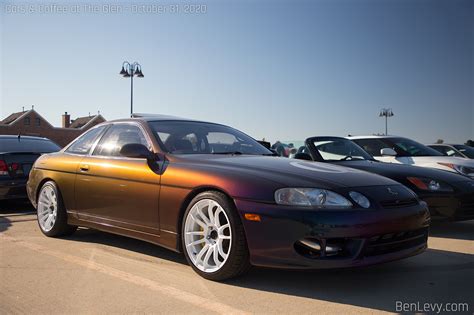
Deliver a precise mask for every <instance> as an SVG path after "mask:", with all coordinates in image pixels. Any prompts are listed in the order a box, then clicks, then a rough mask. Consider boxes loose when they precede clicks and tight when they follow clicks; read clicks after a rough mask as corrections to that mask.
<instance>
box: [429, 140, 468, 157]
mask: <svg viewBox="0 0 474 315" xmlns="http://www.w3.org/2000/svg"><path fill="white" fill-rule="evenodd" d="M427 146H428V147H430V148H432V149H435V150H436V151H438V152H439V153H441V154H443V155H446V156H457V157H462V158H466V159H474V148H473V147H470V146H467V145H465V144H444V143H442V144H428V145H427Z"/></svg>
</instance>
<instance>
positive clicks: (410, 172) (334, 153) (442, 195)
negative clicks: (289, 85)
mask: <svg viewBox="0 0 474 315" xmlns="http://www.w3.org/2000/svg"><path fill="white" fill-rule="evenodd" d="M362 143H364V144H366V145H367V142H362ZM366 147H367V146H366ZM380 150H381V151H383V150H386V149H384V148H383V149H380ZM295 158H297V159H304V160H311V161H318V162H325V163H332V164H337V165H343V166H346V167H351V168H355V169H359V170H364V171H368V172H371V173H375V174H379V175H382V176H385V177H388V178H391V179H393V180H395V181H397V182H399V183H401V184H403V185H405V186H406V187H408V188H410V189H411V190H413V191H414V192H415V193H416V194H417V195H418V197H419V198H420V199H421V200H424V201H425V202H427V204H428V206H429V209H430V212H431V217H432V218H435V219H456V220H462V219H473V218H474V180H472V179H471V178H469V177H468V176H466V175H461V174H456V173H454V172H450V171H444V170H440V169H436V168H429V167H416V166H411V165H406V164H398V163H383V162H380V161H378V160H376V159H375V158H374V157H373V156H372V155H370V154H369V153H368V152H367V151H365V150H363V149H362V147H360V146H359V145H357V144H356V142H355V141H351V140H349V139H346V138H342V137H312V138H308V139H306V141H305V145H304V146H302V147H301V148H300V149H299V150H298V154H297V155H296V156H295Z"/></svg>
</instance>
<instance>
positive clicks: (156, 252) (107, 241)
mask: <svg viewBox="0 0 474 315" xmlns="http://www.w3.org/2000/svg"><path fill="white" fill-rule="evenodd" d="M63 239H67V240H71V241H79V242H87V243H95V244H102V245H107V246H111V247H116V248H121V249H125V250H128V251H132V252H136V253H140V254H144V255H148V256H152V257H156V258H160V259H165V260H169V261H173V262H176V263H179V264H184V265H186V264H187V262H186V259H185V258H184V256H183V255H182V254H179V253H176V252H173V251H171V250H169V249H166V248H163V247H161V246H158V245H155V244H151V243H148V242H145V241H141V240H137V239H133V238H130V237H126V236H120V235H116V234H111V233H107V232H102V231H98V230H94V229H89V228H79V229H78V230H77V231H76V232H75V233H74V234H73V235H71V236H68V237H63Z"/></svg>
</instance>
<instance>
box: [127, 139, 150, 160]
mask: <svg viewBox="0 0 474 315" xmlns="http://www.w3.org/2000/svg"><path fill="white" fill-rule="evenodd" d="M120 155H121V156H125V157H128V158H134V159H147V160H151V159H153V153H152V152H151V151H150V150H148V148H147V147H146V146H144V145H143V144H141V143H128V144H125V145H124V146H123V147H122V148H121V149H120Z"/></svg>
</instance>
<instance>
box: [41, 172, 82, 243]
mask: <svg viewBox="0 0 474 315" xmlns="http://www.w3.org/2000/svg"><path fill="white" fill-rule="evenodd" d="M36 211H37V214H38V225H39V227H40V230H41V232H43V234H44V235H46V236H51V237H57V236H64V235H71V234H72V233H74V232H75V231H76V230H77V226H73V225H69V224H67V213H66V209H65V208H64V203H63V200H62V198H61V194H60V193H59V190H58V187H57V186H56V183H55V182H53V181H48V182H46V183H44V185H43V186H42V187H41V190H40V192H39V194H38V205H37V206H36Z"/></svg>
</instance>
